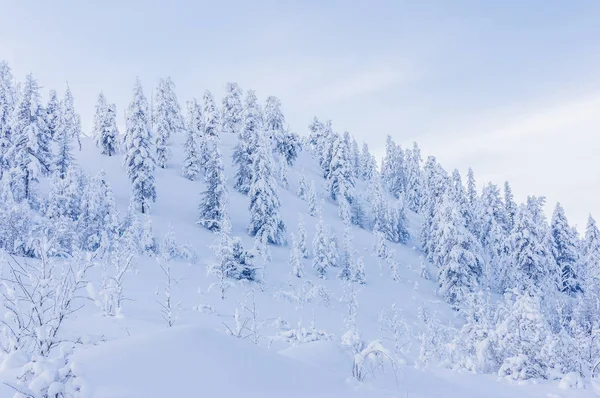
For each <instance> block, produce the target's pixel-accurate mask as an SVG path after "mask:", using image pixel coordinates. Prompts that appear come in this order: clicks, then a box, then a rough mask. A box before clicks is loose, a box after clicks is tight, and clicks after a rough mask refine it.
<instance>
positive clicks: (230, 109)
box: [221, 83, 244, 134]
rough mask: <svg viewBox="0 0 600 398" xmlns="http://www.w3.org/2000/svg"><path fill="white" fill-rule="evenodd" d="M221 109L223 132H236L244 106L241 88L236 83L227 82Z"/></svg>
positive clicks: (240, 122) (238, 128) (239, 125)
mask: <svg viewBox="0 0 600 398" xmlns="http://www.w3.org/2000/svg"><path fill="white" fill-rule="evenodd" d="M221 109H222V113H221V130H222V131H223V133H225V134H238V133H239V130H240V128H241V125H242V120H243V112H244V107H243V106H242V90H241V89H240V87H239V86H238V84H237V83H227V85H226V87H225V97H223V104H222V108H221Z"/></svg>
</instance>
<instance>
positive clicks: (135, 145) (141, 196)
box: [124, 79, 156, 213]
mask: <svg viewBox="0 0 600 398" xmlns="http://www.w3.org/2000/svg"><path fill="white" fill-rule="evenodd" d="M152 144H153V143H152V131H151V129H150V114H149V110H148V101H147V100H146V96H145V95H144V91H143V89H142V84H141V82H140V80H139V79H137V80H136V82H135V86H134V88H133V99H132V100H131V103H130V104H129V108H128V109H127V131H126V133H125V139H124V147H125V161H124V163H125V168H126V169H127V175H128V177H129V181H130V183H131V195H132V202H133V203H134V204H135V205H136V206H137V207H138V209H139V210H141V212H142V213H147V212H148V210H149V208H150V202H154V201H155V200H156V187H155V183H154V169H155V167H156V165H155V163H154V148H153V145H152Z"/></svg>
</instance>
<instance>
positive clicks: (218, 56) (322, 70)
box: [0, 0, 600, 227]
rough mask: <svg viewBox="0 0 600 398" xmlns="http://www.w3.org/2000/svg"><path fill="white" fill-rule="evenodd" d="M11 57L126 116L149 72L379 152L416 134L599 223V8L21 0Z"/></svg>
mask: <svg viewBox="0 0 600 398" xmlns="http://www.w3.org/2000/svg"><path fill="white" fill-rule="evenodd" d="M0 10H2V11H1V14H2V23H1V24H0V59H5V60H7V61H8V62H9V63H10V65H11V66H12V67H13V70H14V72H15V75H16V76H17V77H18V78H22V77H23V76H24V75H25V74H26V73H28V72H33V73H34V75H35V76H36V77H37V78H38V79H39V81H40V83H41V84H42V85H43V86H44V87H45V88H46V89H48V88H56V89H57V90H59V92H62V91H63V90H64V88H65V85H66V82H67V81H68V82H69V85H70V87H71V89H72V91H73V93H74V95H75V101H76V106H77V108H78V111H79V112H80V113H81V115H82V118H83V122H84V126H85V127H86V128H87V129H89V127H90V126H91V120H92V112H93V106H94V102H95V99H96V96H97V94H98V93H99V92H100V91H101V90H102V91H103V92H104V93H105V94H106V96H107V98H108V100H109V101H111V102H116V103H117V107H118V109H119V110H120V111H121V112H120V113H121V116H122V109H123V108H124V107H125V106H126V105H127V103H128V101H129V98H130V93H131V87H132V85H133V81H134V79H135V77H136V76H139V77H140V78H141V79H142V81H143V83H144V85H145V88H146V91H147V93H148V94H150V92H151V89H152V87H153V86H155V85H156V83H157V80H158V78H159V77H162V76H167V75H170V76H171V77H172V78H173V80H174V81H175V83H176V84H177V91H178V95H179V98H180V101H181V102H182V103H183V102H184V101H186V100H188V99H190V98H191V97H192V96H198V97H200V96H201V95H202V92H203V91H204V89H206V88H208V89H210V90H211V91H213V92H214V94H215V95H216V96H219V97H220V96H221V94H222V92H223V87H224V84H225V82H227V81H237V82H238V83H239V84H240V85H241V86H242V88H244V89H248V88H252V89H255V90H256V91H257V94H258V95H259V97H261V98H263V99H264V98H266V96H268V95H276V96H278V97H280V98H281V100H282V102H283V105H284V111H285V113H286V116H287V119H288V122H289V124H290V126H291V127H292V128H293V129H294V130H295V131H297V132H299V133H302V134H304V133H306V130H307V127H306V126H307V125H308V123H309V122H310V120H311V119H312V117H313V116H314V115H317V116H319V117H321V118H331V119H333V123H334V127H335V128H336V129H339V131H343V130H348V131H350V132H351V133H352V134H354V135H355V136H356V137H357V139H359V140H366V141H367V142H368V143H369V144H370V146H371V147H372V149H373V150H375V151H376V152H378V153H381V151H382V147H383V143H384V140H385V136H386V135H387V134H391V135H392V136H393V137H394V138H395V139H396V140H397V141H398V142H401V143H403V144H405V145H409V144H410V143H411V142H412V141H413V140H416V141H417V142H419V144H420V145H421V147H422V149H423V152H424V153H425V154H434V155H436V156H437V157H438V158H439V159H440V161H441V162H442V163H443V164H444V166H445V167H446V168H447V169H449V170H451V169H452V168H454V167H458V168H459V169H460V170H461V171H462V172H463V173H464V172H465V171H466V168H467V167H468V166H469V165H471V166H473V168H474V170H475V173H476V176H477V178H478V180H479V182H484V181H487V180H491V181H494V182H497V183H502V182H503V181H504V180H505V179H508V180H509V181H511V182H512V184H513V188H514V191H515V194H516V196H517V199H520V200H522V199H524V197H525V196H526V195H527V194H531V193H536V194H545V195H546V196H547V197H548V200H549V202H550V207H553V206H554V202H555V201H557V200H560V201H561V202H562V203H563V205H564V206H565V209H566V211H567V213H568V215H569V217H570V219H571V221H572V222H576V223H577V224H579V226H580V227H581V226H582V224H584V222H585V218H586V217H587V213H588V212H592V213H595V214H596V215H597V218H600V200H599V199H598V196H599V195H600V163H599V161H598V159H599V158H598V153H599V152H600V75H599V71H600V24H599V23H598V21H600V2H598V1H568V2H567V1H548V0H546V1H541V0H539V1H538V0H530V1H516V0H514V1H513V0H509V1H466V0H465V1H410V2H409V1H373V0H372V1H353V2H350V1H323V2H321V1H235V2H234V1H229V2H216V1H211V2H201V1H197V2H192V1H188V2H185V1H168V2H167V1H140V0H138V1H133V0H131V1H114V0H107V1H101V2H100V1H52V2H46V1H17V0H14V1H9V0H0Z"/></svg>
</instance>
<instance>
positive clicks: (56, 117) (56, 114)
mask: <svg viewBox="0 0 600 398" xmlns="http://www.w3.org/2000/svg"><path fill="white" fill-rule="evenodd" d="M61 115H62V109H61V104H60V100H59V99H58V94H57V93H56V90H50V94H49V99H48V103H47V104H46V117H45V119H46V126H48V131H49V134H50V137H51V138H54V136H55V135H56V132H57V131H58V129H59V128H60V124H61V118H62V117H61Z"/></svg>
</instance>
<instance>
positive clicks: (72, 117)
mask: <svg viewBox="0 0 600 398" xmlns="http://www.w3.org/2000/svg"><path fill="white" fill-rule="evenodd" d="M61 128H62V129H64V130H65V134H67V135H68V136H69V137H70V138H72V139H74V140H76V141H77V145H78V146H79V150H80V151H81V118H80V117H79V114H77V113H76V112H75V104H74V103H73V94H71V89H70V88H69V86H67V91H65V99H64V100H63V104H62V121H61Z"/></svg>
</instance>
